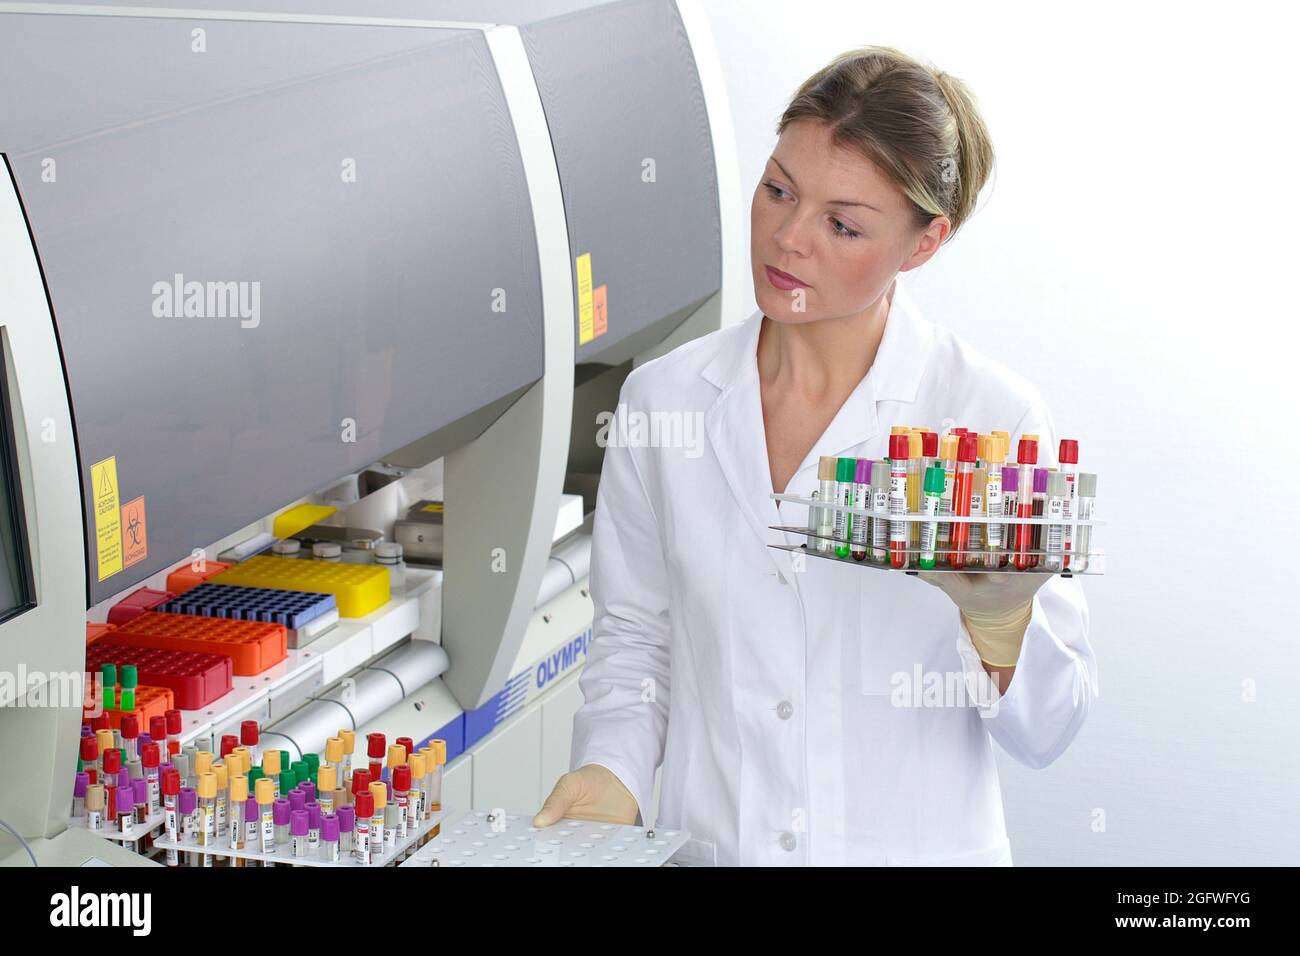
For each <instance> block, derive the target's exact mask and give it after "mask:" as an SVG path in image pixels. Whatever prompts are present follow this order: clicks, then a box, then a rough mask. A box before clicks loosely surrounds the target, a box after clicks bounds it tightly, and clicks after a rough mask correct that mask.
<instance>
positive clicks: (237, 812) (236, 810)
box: [226, 762, 256, 866]
mask: <svg viewBox="0 0 1300 956" xmlns="http://www.w3.org/2000/svg"><path fill="white" fill-rule="evenodd" d="M236 766H237V767H238V768H239V769H242V767H239V765H238V762H237V763H236ZM229 797H230V820H229V822H228V826H227V830H226V845H227V846H229V847H230V849H232V850H242V849H243V848H244V836H245V832H244V807H245V806H246V805H247V803H248V778H247V777H245V776H244V775H243V774H242V773H241V774H236V775H235V776H233V777H231V778H230V790H229ZM254 802H256V801H254ZM230 862H231V865H232V866H240V865H241V862H240V860H239V859H238V858H236V857H232V858H231V860H230Z"/></svg>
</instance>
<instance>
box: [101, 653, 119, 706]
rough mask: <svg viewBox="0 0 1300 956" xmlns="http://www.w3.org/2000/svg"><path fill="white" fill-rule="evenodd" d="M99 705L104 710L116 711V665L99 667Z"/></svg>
mask: <svg viewBox="0 0 1300 956" xmlns="http://www.w3.org/2000/svg"><path fill="white" fill-rule="evenodd" d="M99 686H100V694H101V697H100V703H101V705H102V707H103V709H104V710H117V665H116V664H101V665H100V666H99Z"/></svg>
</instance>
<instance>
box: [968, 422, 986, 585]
mask: <svg viewBox="0 0 1300 956" xmlns="http://www.w3.org/2000/svg"><path fill="white" fill-rule="evenodd" d="M980 438H981V439H984V438H985V436H984V435H981V436H980ZM988 479H989V470H988V468H986V467H985V466H984V465H979V464H977V465H976V466H975V472H974V479H973V481H972V484H971V489H970V516H971V517H972V518H983V517H984V516H985V511H984V501H985V497H984V496H985V493H986V491H987V489H988ZM986 527H987V526H986V525H985V524H983V523H982V522H978V521H972V522H971V526H970V540H969V541H968V542H967V543H968V544H969V545H970V552H969V553H968V554H967V555H966V563H967V564H970V565H972V566H974V567H977V568H981V567H984V548H985V547H986V545H985V543H984V538H985V534H984V531H985V528H986Z"/></svg>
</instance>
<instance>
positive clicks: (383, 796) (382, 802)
mask: <svg viewBox="0 0 1300 956" xmlns="http://www.w3.org/2000/svg"><path fill="white" fill-rule="evenodd" d="M370 796H371V797H372V802H373V803H374V809H373V812H372V813H371V815H370V855H371V856H372V857H379V856H383V854H384V807H386V806H388V784H387V783H385V782H384V781H383V780H376V781H375V782H374V783H372V784H371V785H370Z"/></svg>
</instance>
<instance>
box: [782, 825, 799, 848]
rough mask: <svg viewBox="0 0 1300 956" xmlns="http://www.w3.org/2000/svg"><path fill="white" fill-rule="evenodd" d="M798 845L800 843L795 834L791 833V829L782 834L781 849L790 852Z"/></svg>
mask: <svg viewBox="0 0 1300 956" xmlns="http://www.w3.org/2000/svg"><path fill="white" fill-rule="evenodd" d="M797 845H798V844H797V842H796V841H795V838H794V834H793V833H791V832H790V831H789V830H787V831H786V832H785V833H782V834H781V849H783V850H785V851H786V852H787V853H790V852H793V850H794V848H795V847H796V846H797Z"/></svg>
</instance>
